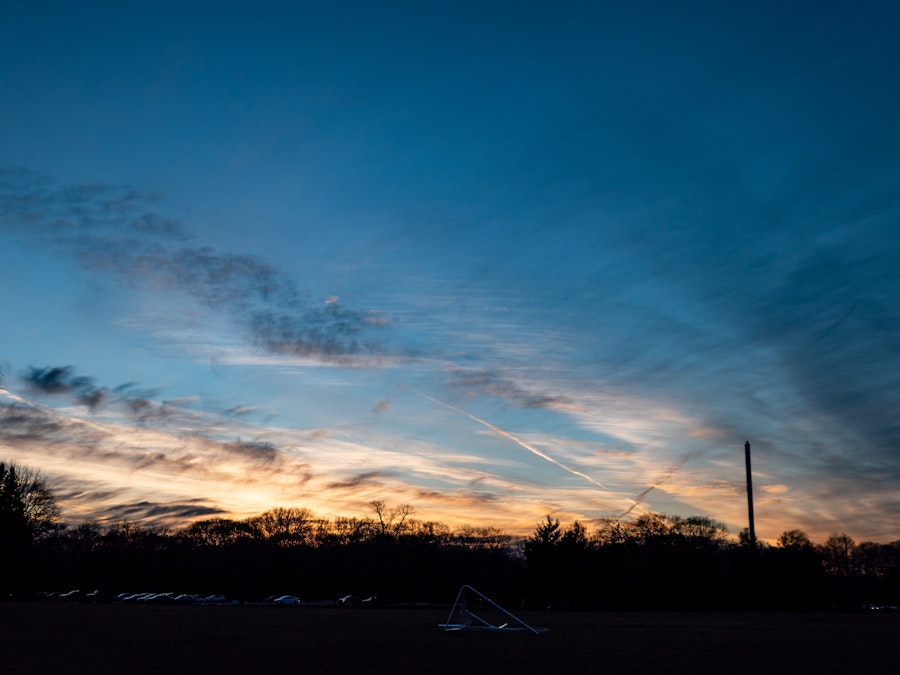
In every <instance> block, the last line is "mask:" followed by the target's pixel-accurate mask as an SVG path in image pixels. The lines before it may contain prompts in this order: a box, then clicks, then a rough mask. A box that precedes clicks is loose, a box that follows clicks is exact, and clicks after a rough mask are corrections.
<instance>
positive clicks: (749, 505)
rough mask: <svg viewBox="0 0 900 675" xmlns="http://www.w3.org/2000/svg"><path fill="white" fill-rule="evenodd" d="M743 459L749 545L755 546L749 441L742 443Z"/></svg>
mask: <svg viewBox="0 0 900 675" xmlns="http://www.w3.org/2000/svg"><path fill="white" fill-rule="evenodd" d="M744 459H745V460H746V462H747V513H748V514H749V520H750V547H751V548H754V549H755V548H756V528H755V527H754V525H753V477H752V475H751V472H750V441H747V442H746V443H744Z"/></svg>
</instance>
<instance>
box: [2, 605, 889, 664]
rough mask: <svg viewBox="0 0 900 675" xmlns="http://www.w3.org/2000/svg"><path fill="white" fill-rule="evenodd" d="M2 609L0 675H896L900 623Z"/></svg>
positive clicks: (809, 618)
mask: <svg viewBox="0 0 900 675" xmlns="http://www.w3.org/2000/svg"><path fill="white" fill-rule="evenodd" d="M446 618H447V615H446V610H430V609H427V610H426V609H358V608H355V609H347V608H337V607H332V608H312V607H293V608H282V607H262V606H244V607H231V606H187V607H181V606H174V607H173V606H136V605H121V604H112V605H90V604H83V605H82V604H55V603H3V604H0V673H4V674H7V673H104V672H116V673H200V672H217V673H232V672H262V673H268V672H271V673H309V672H317V673H346V672H354V673H459V672H486V673H487V672H497V673H573V674H574V673H589V672H598V673H600V672H603V673H656V674H658V673H687V672H691V673H706V672H709V673H715V672H721V673H897V672H900V615H897V614H862V613H860V614H837V613H835V614H752V613H683V612H679V613H573V612H536V613H523V614H522V618H523V619H525V620H526V621H528V622H529V623H531V624H532V625H536V626H543V627H547V628H549V629H550V630H549V632H547V633H545V634H542V635H534V634H532V633H523V632H502V633H498V632H483V631H482V632H444V631H443V630H441V629H439V628H438V627H437V624H439V623H442V622H443V621H444V620H445V619H446Z"/></svg>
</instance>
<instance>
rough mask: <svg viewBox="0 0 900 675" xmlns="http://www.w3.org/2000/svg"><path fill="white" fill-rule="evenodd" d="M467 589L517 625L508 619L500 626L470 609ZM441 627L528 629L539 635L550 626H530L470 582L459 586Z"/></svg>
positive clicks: (447, 628)
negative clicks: (460, 618) (448, 613)
mask: <svg viewBox="0 0 900 675" xmlns="http://www.w3.org/2000/svg"><path fill="white" fill-rule="evenodd" d="M466 591H471V592H472V593H474V594H475V595H477V596H478V597H479V598H481V599H482V600H484V601H485V602H487V603H488V604H489V605H491V606H492V607H493V608H494V609H496V610H498V611H499V612H501V613H502V614H503V615H504V616H507V617H509V618H510V619H511V620H512V622H513V623H514V624H515V625H510V622H509V621H507V622H506V623H504V624H501V625H499V626H497V625H495V624H493V623H491V622H490V621H488V620H487V619H485V618H483V617H481V616H478V615H477V614H476V613H475V612H473V611H472V610H471V609H469V606H468V602H467V601H466ZM457 616H459V617H462V621H459V620H456V621H454V618H456V617H457ZM438 626H439V627H440V628H443V629H444V630H445V631H450V630H504V631H507V630H508V631H512V630H527V631H530V632H532V633H535V634H537V635H540V634H541V633H546V632H547V631H548V630H549V629H548V628H535V627H534V626H529V625H528V624H527V623H525V622H524V621H522V619H520V618H519V617H517V616H516V615H515V614H513V613H512V612H510V611H508V610H506V609H504V608H503V607H501V606H500V605H498V604H497V603H496V602H494V601H493V600H491V599H490V598H489V597H488V596H486V595H485V594H484V593H482V592H481V591H479V590H478V589H477V588H473V587H472V586H469V585H468V584H463V585H462V586H460V587H459V593H457V594H456V600H455V601H454V602H453V607H451V608H450V615H449V616H448V617H447V622H446V623H441V624H438Z"/></svg>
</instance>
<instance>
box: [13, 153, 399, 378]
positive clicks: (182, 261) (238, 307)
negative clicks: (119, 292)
mask: <svg viewBox="0 0 900 675" xmlns="http://www.w3.org/2000/svg"><path fill="white" fill-rule="evenodd" d="M155 201H156V200H155V199H154V198H153V197H152V196H150V195H147V194H144V193H141V192H139V191H136V190H133V189H131V188H128V187H122V186H110V185H99V184H96V185H77V186H57V185H54V184H53V183H52V182H51V181H49V180H47V179H45V178H43V177H41V176H37V175H34V174H31V173H28V172H26V171H3V172H0V227H2V228H4V229H7V230H11V231H13V232H16V233H18V234H19V235H20V236H22V237H23V238H25V239H26V240H28V241H31V242H32V243H35V244H39V245H42V246H46V245H50V246H51V247H52V248H53V250H55V251H57V252H59V253H60V254H61V255H64V256H67V257H74V258H75V259H77V260H78V261H79V262H80V263H81V264H82V265H83V266H84V267H86V268H87V269H90V270H93V271H96V272H102V273H104V274H107V275H110V276H113V277H115V278H117V279H119V280H124V281H125V282H127V283H128V284H129V285H131V286H132V287H134V288H142V287H145V286H147V285H153V286H154V287H157V288H163V289H168V290H170V291H172V292H178V293H185V294H187V295H189V296H190V297H192V298H194V299H195V300H196V301H198V302H200V303H201V304H203V305H205V306H207V307H210V308H213V309H215V310H218V311H222V312H224V313H225V314H227V315H228V316H229V317H230V318H231V319H232V320H233V321H234V322H235V323H236V324H238V325H239V326H242V327H243V330H244V331H245V333H246V337H247V338H248V340H249V341H250V342H251V343H253V344H254V345H257V346H259V347H261V348H262V349H265V350H267V351H270V352H273V353H277V354H288V355H294V356H302V357H306V358H315V359H321V360H325V361H329V362H342V363H350V362H357V363H361V362H362V361H361V359H362V358H364V357H365V358H368V357H372V356H377V355H379V354H383V353H384V345H383V343H382V341H381V340H380V339H379V338H378V337H377V333H378V332H380V331H383V330H384V327H385V326H386V325H387V324H388V321H387V319H386V318H385V317H384V316H383V315H381V314H379V313H374V312H365V311H358V310H352V309H348V308H345V307H343V306H341V305H340V304H339V303H337V302H330V301H329V302H328V303H325V302H324V301H323V302H322V304H318V303H311V302H310V301H309V299H308V298H307V296H306V294H304V293H303V292H302V291H300V290H299V289H298V288H297V287H296V284H295V283H294V282H293V280H292V279H291V278H290V277H289V276H288V275H287V274H285V273H283V272H282V271H280V270H278V269H277V268H275V267H274V266H272V265H270V264H268V263H266V262H265V261H263V260H260V259H259V258H256V257H253V256H249V255H239V254H229V253H222V252H217V251H215V250H214V249H212V248H209V247H204V246H184V243H185V241H187V240H189V239H190V238H191V237H190V236H189V235H188V234H187V232H186V230H185V228H184V225H183V224H182V223H181V221H179V220H177V219H173V218H168V217H165V216H163V215H160V214H159V213H158V212H157V209H156V207H157V205H156V203H155ZM323 305H324V306H323Z"/></svg>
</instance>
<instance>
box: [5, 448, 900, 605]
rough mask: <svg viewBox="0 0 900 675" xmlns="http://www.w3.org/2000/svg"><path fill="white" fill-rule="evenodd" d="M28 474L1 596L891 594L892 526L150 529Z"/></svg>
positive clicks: (788, 599)
mask: <svg viewBox="0 0 900 675" xmlns="http://www.w3.org/2000/svg"><path fill="white" fill-rule="evenodd" d="M59 516H60V513H59V508H58V507H57V505H56V503H55V499H54V498H53V493H52V490H51V489H50V488H49V487H48V485H47V483H46V481H44V479H43V478H42V477H41V475H40V474H39V473H38V472H36V471H33V470H31V469H29V468H27V467H20V466H16V465H15V464H12V463H8V462H7V463H4V462H0V596H2V598H3V599H8V598H15V597H35V594H36V593H37V592H38V591H43V590H71V589H76V588H77V589H82V590H94V589H100V590H102V591H105V592H106V593H107V594H108V596H111V595H112V594H113V593H117V592H122V591H132V592H139V591H147V590H154V591H157V592H161V591H172V592H184V593H188V592H189V593H200V594H212V593H221V594H224V595H225V596H226V597H228V598H229V599H234V600H247V601H254V600H261V599H263V598H265V597H267V596H269V595H275V594H291V595H296V596H298V597H300V598H303V599H305V600H310V601H314V600H327V599H335V598H338V597H341V596H345V595H356V596H359V597H377V598H379V599H380V600H381V601H383V602H385V603H392V604H396V603H401V604H416V603H443V602H448V601H450V600H452V598H453V596H454V594H455V592H456V590H457V589H458V588H459V587H460V586H461V585H462V584H470V585H473V586H475V587H477V588H480V589H482V590H484V591H485V592H487V593H489V595H491V597H493V598H495V599H497V600H499V601H503V602H506V603H510V604H511V605H512V606H523V605H525V606H532V607H557V608H572V609H616V610H622V609H625V610H627V609H738V608H745V609H829V608H851V609H853V608H861V607H863V606H864V605H866V604H870V603H871V604H874V605H878V606H891V605H896V604H898V603H900V541H897V542H893V543H889V544H879V543H875V542H862V543H860V544H856V543H855V542H854V541H853V540H852V539H850V538H849V537H848V536H846V535H837V534H836V535H833V536H831V537H829V538H828V540H827V541H826V542H825V543H823V544H821V545H820V544H815V543H813V542H812V541H811V540H810V539H809V538H808V537H807V536H806V535H805V534H804V533H803V532H802V531H800V530H789V531H786V532H784V533H782V534H781V535H780V537H779V538H778V540H777V542H776V543H775V544H774V545H772V546H766V545H764V544H757V545H755V546H754V545H752V543H751V542H750V541H749V538H748V537H747V536H746V533H742V536H739V537H738V539H737V541H735V540H734V539H733V538H732V537H730V536H729V533H728V532H727V530H726V528H725V526H724V525H722V524H721V523H718V522H716V521H714V520H712V519H710V518H707V517H704V516H692V517H687V518H685V517H680V516H674V515H667V514H659V513H645V514H642V515H640V516H638V517H637V518H634V519H633V520H630V521H623V520H618V519H604V520H601V521H599V523H598V524H597V526H596V527H594V528H593V529H592V530H588V528H587V527H586V526H585V525H584V524H582V523H580V522H578V521H576V522H574V523H571V524H570V525H567V526H564V525H562V524H561V523H560V522H559V520H558V519H554V518H553V517H551V516H547V517H546V518H545V519H544V520H543V521H542V522H540V523H538V524H537V525H536V527H535V529H534V531H533V532H532V533H531V534H530V535H528V536H527V537H524V538H516V537H513V536H511V535H509V534H507V533H504V532H503V531H501V530H499V529H496V528H491V527H478V526H471V525H466V526H460V527H455V528H451V527H449V526H447V525H446V524H443V523H440V522H436V521H429V520H420V519H418V518H416V517H415V509H414V508H413V507H412V506H411V505H408V504H400V505H395V506H390V505H388V504H386V503H385V502H384V501H373V502H371V503H370V504H369V513H368V514H367V515H365V516H358V517H335V518H325V517H322V516H319V515H317V514H316V513H314V512H313V511H311V510H309V509H306V508H298V507H291V508H273V509H270V510H268V511H265V512H264V513H261V514H258V515H255V516H252V517H250V518H245V519H242V520H234V519H228V518H209V519H204V520H198V521H195V522H193V523H191V524H190V525H188V526H187V527H183V528H177V529H163V528H157V527H144V526H141V525H139V524H137V523H133V522H122V523H117V524H114V525H111V526H107V527H102V526H100V525H99V524H98V523H96V522H85V523H81V524H79V525H76V526H65V525H60V524H59V522H58V520H59Z"/></svg>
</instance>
